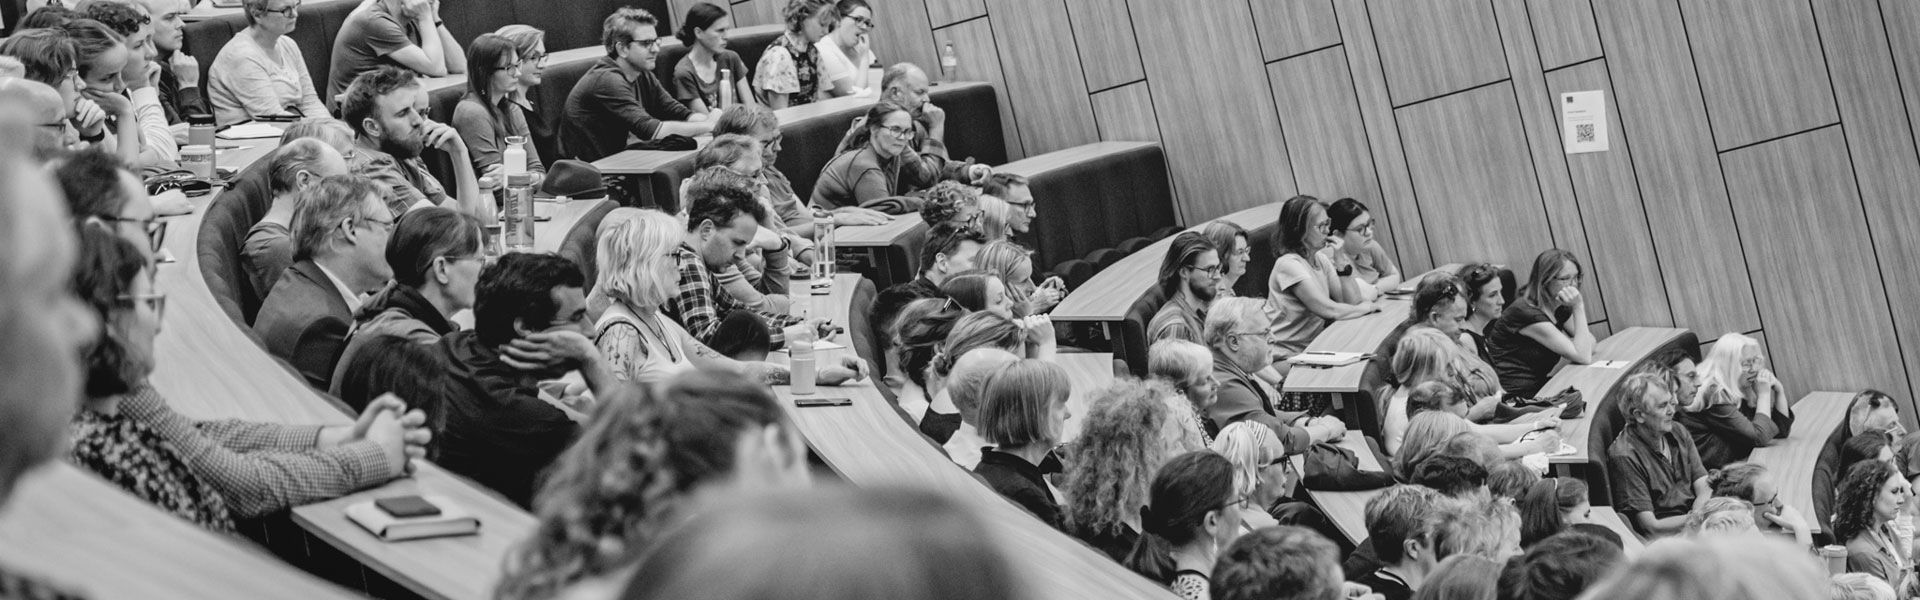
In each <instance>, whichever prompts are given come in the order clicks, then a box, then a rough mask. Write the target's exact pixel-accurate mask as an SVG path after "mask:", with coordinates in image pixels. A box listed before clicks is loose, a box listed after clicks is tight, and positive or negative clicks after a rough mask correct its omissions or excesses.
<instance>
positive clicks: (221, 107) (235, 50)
mask: <svg viewBox="0 0 1920 600" xmlns="http://www.w3.org/2000/svg"><path fill="white" fill-rule="evenodd" d="M242 6H243V7H244V8H243V9H242V12H241V14H242V15H243V16H245V17H246V19H247V28H246V29H242V30H240V32H239V33H236V34H234V36H233V39H232V40H230V41H228V42H227V43H226V45H224V46H221V47H220V52H219V54H217V55H215V57H214V59H213V66H211V67H209V68H208V69H207V94H208V96H209V97H208V99H207V100H208V104H211V105H212V106H213V119H214V121H215V122H217V123H219V124H220V125H221V126H227V125H238V124H241V123H245V122H247V121H252V120H254V119H259V118H264V117H289V116H299V117H307V118H313V117H325V116H327V115H328V112H327V105H326V104H325V103H323V102H321V101H320V94H319V93H318V92H316V91H314V87H313V75H312V74H310V73H309V72H308V71H307V59H306V57H305V56H303V55H302V54H301V52H300V44H298V43H295V42H294V41H293V38H292V37H291V34H292V33H293V30H294V28H295V26H297V25H299V23H300V17H299V13H298V11H290V10H287V9H288V8H294V7H298V6H299V4H298V3H295V2H285V1H284V0H245V1H244V2H243V3H242ZM289 13H291V14H289ZM310 26H312V27H320V26H322V25H321V24H320V23H318V22H315V23H313V24H311V25H310ZM202 52H205V50H202Z"/></svg>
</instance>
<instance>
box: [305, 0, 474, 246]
mask: <svg viewBox="0 0 1920 600" xmlns="http://www.w3.org/2000/svg"><path fill="white" fill-rule="evenodd" d="M383 1H385V0H383ZM340 118H341V120H343V121H346V122H347V125H348V126H351V127H353V131H354V136H355V141H356V142H357V143H358V147H357V148H355V152H354V153H355V154H356V155H357V156H355V157H354V158H353V159H352V160H351V161H350V162H349V165H350V166H352V167H353V172H354V173H355V174H358V175H364V176H367V177H371V178H373V180H375V181H378V182H381V183H384V184H387V187H388V188H389V189H388V190H387V196H386V203H387V208H388V209H389V210H390V211H391V212H392V215H391V216H393V217H395V218H398V217H399V216H400V214H401V213H404V212H407V209H408V208H412V207H414V206H422V205H433V206H445V205H446V204H447V201H448V198H447V191H446V188H445V187H444V186H442V185H441V184H440V180H438V179H434V177H433V174H432V173H429V172H427V163H426V162H425V161H422V160H420V152H421V151H423V150H425V149H426V148H427V147H428V146H432V147H434V148H439V149H440V150H441V151H444V152H446V153H447V154H449V155H451V156H452V157H453V165H452V169H453V177H454V182H453V183H454V190H455V194H456V197H455V198H454V200H455V201H456V202H458V205H457V206H447V208H452V209H455V210H459V211H461V212H465V213H467V214H470V215H473V216H474V218H477V219H480V222H482V223H489V224H491V223H493V222H494V211H495V210H496V208H495V207H494V205H493V199H492V198H490V197H487V196H483V195H481V193H480V186H479V181H478V180H477V179H476V178H475V177H474V173H473V161H471V160H468V158H467V144H466V142H464V141H461V139H460V132H458V131H454V129H453V127H451V126H448V125H446V124H444V123H439V122H435V121H430V120H427V91H426V89H425V88H424V87H422V86H421V85H420V81H419V80H418V79H416V78H415V77H414V75H413V73H412V72H411V71H407V70H404V69H399V68H396V67H379V68H376V69H374V70H372V71H368V72H366V73H364V74H362V75H361V76H360V77H358V78H355V79H354V80H353V85H351V86H348V87H347V93H346V96H345V97H344V98H342V99H341V101H340Z"/></svg>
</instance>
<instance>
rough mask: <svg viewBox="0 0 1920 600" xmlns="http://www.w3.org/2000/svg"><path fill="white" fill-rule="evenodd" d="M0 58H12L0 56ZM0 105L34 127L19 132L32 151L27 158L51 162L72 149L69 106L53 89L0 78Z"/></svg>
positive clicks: (27, 80) (17, 78) (17, 79)
mask: <svg viewBox="0 0 1920 600" xmlns="http://www.w3.org/2000/svg"><path fill="white" fill-rule="evenodd" d="M0 58H8V59H10V58H12V57H10V56H5V55H0ZM0 102H5V103H6V105H7V106H8V107H10V108H12V109H14V110H18V111H20V112H21V114H24V115H26V117H27V119H29V120H31V122H32V123H34V127H32V128H29V129H28V130H26V131H23V132H21V134H22V135H24V136H27V138H28V140H29V146H28V147H29V148H30V149H31V150H32V151H31V152H30V153H29V155H28V156H27V158H30V159H33V160H35V161H47V160H51V159H53V158H54V157H56V156H59V155H60V154H63V153H65V152H66V151H67V148H69V147H71V146H72V145H73V141H74V140H73V136H72V135H71V133H70V131H71V130H70V129H68V127H67V113H68V112H69V111H70V110H71V108H70V107H71V106H72V105H71V104H69V103H67V101H66V99H64V98H61V97H60V91H59V90H55V89H53V86H50V85H47V84H44V83H40V82H38V81H34V80H31V79H25V78H20V77H13V78H7V77H0Z"/></svg>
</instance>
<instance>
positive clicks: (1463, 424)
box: [1393, 411, 1473, 481]
mask: <svg viewBox="0 0 1920 600" xmlns="http://www.w3.org/2000/svg"><path fill="white" fill-rule="evenodd" d="M1472 432H1473V425H1472V424H1471V423H1468V422H1467V420H1466V419H1462V418H1460V417H1459V416H1458V415H1455V414H1453V413H1450V412H1442V411H1426V412H1422V413H1420V414H1417V415H1414V417H1413V419H1412V420H1410V421H1408V424H1407V435H1406V436H1405V438H1404V439H1403V440H1402V441H1401V443H1400V451H1399V452H1395V453H1393V472H1394V476H1395V477H1398V478H1399V479H1400V480H1401V481H1406V480H1409V479H1411V478H1412V477H1413V471H1414V470H1415V469H1417V468H1419V467H1420V463H1422V462H1424V461H1426V460H1427V459H1429V458H1433V457H1435V456H1439V455H1440V454H1442V453H1443V451H1444V450H1445V449H1446V445H1447V442H1448V441H1450V440H1452V439H1453V437H1454V436H1456V435H1460V434H1462V433H1472Z"/></svg>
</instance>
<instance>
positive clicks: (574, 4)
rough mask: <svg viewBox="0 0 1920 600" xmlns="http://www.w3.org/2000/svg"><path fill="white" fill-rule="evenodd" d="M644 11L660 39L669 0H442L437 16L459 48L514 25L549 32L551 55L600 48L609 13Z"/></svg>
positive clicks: (669, 18)
mask: <svg viewBox="0 0 1920 600" xmlns="http://www.w3.org/2000/svg"><path fill="white" fill-rule="evenodd" d="M628 6H631V7H635V8H641V9H645V10H646V11H647V12H649V13H652V14H653V16H654V18H655V19H657V20H658V21H659V25H657V26H656V27H655V30H657V31H659V32H660V35H661V36H662V37H665V36H667V35H668V34H669V33H670V32H672V31H673V23H674V15H673V14H672V11H671V10H670V9H669V8H668V6H667V0H567V1H566V2H564V3H556V2H552V1H551V0H442V2H441V3H440V18H441V19H443V20H445V21H446V24H447V31H450V32H452V33H453V38H454V39H456V40H459V41H460V45H461V47H466V46H467V45H468V44H470V43H472V42H473V38H476V37H480V34H483V33H492V32H494V31H497V30H499V29H500V28H501V27H504V26H506V25H508V24H512V23H523V24H526V25H529V26H532V27H534V28H537V29H539V30H541V31H544V32H546V34H547V49H548V50H549V51H559V50H566V49H569V48H580V47H583V46H597V45H600V29H601V25H602V23H603V22H605V20H606V18H607V15H610V14H613V11H614V10H616V9H619V8H622V7H628Z"/></svg>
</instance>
